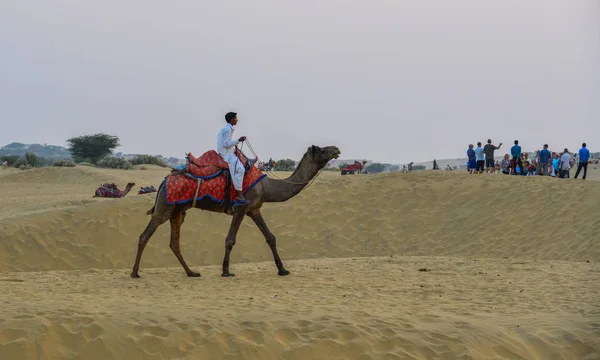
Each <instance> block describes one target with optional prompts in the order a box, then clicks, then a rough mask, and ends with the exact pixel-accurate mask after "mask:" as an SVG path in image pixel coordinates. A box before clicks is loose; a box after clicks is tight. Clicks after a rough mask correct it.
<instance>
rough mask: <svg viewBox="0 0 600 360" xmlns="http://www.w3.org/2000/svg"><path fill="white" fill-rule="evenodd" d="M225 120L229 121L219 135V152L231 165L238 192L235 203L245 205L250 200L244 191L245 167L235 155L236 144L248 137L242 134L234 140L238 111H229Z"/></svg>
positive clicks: (232, 177) (230, 170)
mask: <svg viewBox="0 0 600 360" xmlns="http://www.w3.org/2000/svg"><path fill="white" fill-rule="evenodd" d="M225 121H227V125H225V126H224V127H223V128H222V129H221V131H219V134H218V135H217V152H218V153H219V155H221V157H222V158H223V160H225V161H226V162H227V164H228V165H229V173H230V174H231V180H232V182H233V187H234V188H235V191H236V192H237V197H236V199H235V200H234V203H235V204H239V205H245V204H248V203H249V202H250V201H249V200H247V199H246V198H245V197H244V194H243V192H242V190H243V189H242V184H243V182H244V173H245V169H244V165H243V164H242V162H241V161H240V159H238V157H237V156H236V155H235V146H236V145H237V144H239V143H241V142H244V141H246V137H245V136H242V137H240V138H239V139H235V140H232V137H233V132H234V131H235V129H234V128H233V127H234V126H235V125H236V124H237V123H238V118H237V113H234V112H228V113H227V114H225Z"/></svg>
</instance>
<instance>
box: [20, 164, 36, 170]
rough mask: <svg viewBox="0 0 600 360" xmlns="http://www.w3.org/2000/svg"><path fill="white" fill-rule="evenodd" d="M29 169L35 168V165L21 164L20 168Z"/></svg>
mask: <svg viewBox="0 0 600 360" xmlns="http://www.w3.org/2000/svg"><path fill="white" fill-rule="evenodd" d="M29 169H33V166H31V165H29V164H22V165H20V166H19V170H29Z"/></svg>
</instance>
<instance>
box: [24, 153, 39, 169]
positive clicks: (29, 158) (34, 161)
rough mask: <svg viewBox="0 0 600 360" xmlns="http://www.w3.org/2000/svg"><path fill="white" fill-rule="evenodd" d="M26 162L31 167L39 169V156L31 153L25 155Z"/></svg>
mask: <svg viewBox="0 0 600 360" xmlns="http://www.w3.org/2000/svg"><path fill="white" fill-rule="evenodd" d="M25 161H26V163H27V164H29V165H31V167H37V166H38V165H40V159H39V158H38V156H37V154H36V153H32V152H29V151H28V152H26V153H25Z"/></svg>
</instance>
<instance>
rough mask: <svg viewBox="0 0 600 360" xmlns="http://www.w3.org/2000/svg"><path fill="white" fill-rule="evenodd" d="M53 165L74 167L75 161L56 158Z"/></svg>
mask: <svg viewBox="0 0 600 360" xmlns="http://www.w3.org/2000/svg"><path fill="white" fill-rule="evenodd" d="M52 166H64V167H74V166H75V163H74V162H72V161H71V160H64V159H61V160H55V161H54V163H53V164H52Z"/></svg>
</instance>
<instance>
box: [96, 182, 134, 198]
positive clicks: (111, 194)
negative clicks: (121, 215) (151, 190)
mask: <svg viewBox="0 0 600 360" xmlns="http://www.w3.org/2000/svg"><path fill="white" fill-rule="evenodd" d="M106 185H109V187H104V186H106ZM134 186H135V183H133V182H130V183H127V186H126V187H125V190H123V191H118V192H115V189H116V190H118V188H117V186H116V185H115V184H103V185H102V186H101V187H99V188H98V189H96V191H95V192H94V197H107V198H122V197H125V196H126V195H127V194H129V191H131V189H133V187H134ZM102 190H104V191H102ZM103 192H104V194H103Z"/></svg>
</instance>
